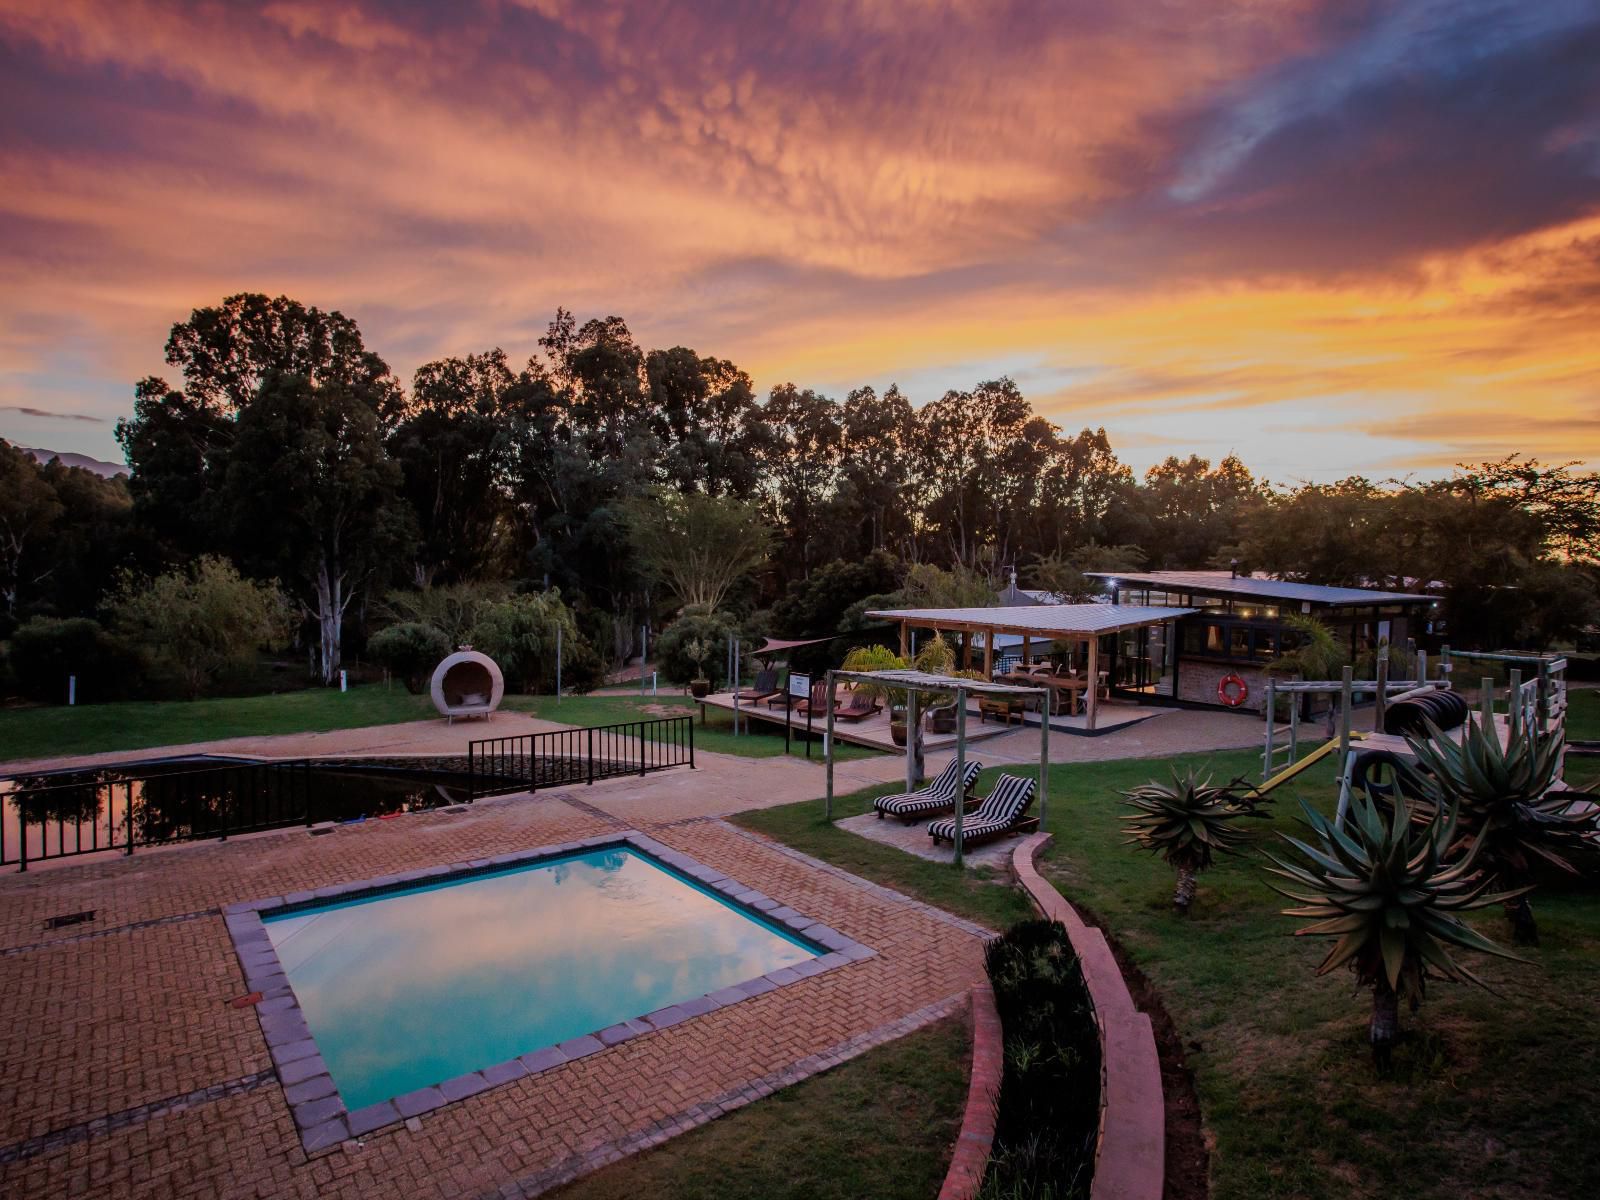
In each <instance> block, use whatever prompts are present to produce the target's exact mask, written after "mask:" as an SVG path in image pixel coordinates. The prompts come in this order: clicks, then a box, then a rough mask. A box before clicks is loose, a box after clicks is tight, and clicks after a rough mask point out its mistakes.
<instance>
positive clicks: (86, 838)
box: [0, 759, 315, 871]
mask: <svg viewBox="0 0 1600 1200" xmlns="http://www.w3.org/2000/svg"><path fill="white" fill-rule="evenodd" d="M312 810H313V805H312V801H311V764H310V763H309V762H307V761H305V760H303V759H301V760H297V761H294V762H283V763H229V764H227V765H224V766H216V767H199V768H183V769H177V770H172V769H168V770H152V771H147V772H144V773H139V772H129V771H127V770H125V769H122V768H118V769H116V770H115V771H105V772H93V771H85V772H77V773H74V775H73V777H71V778H70V779H64V777H63V776H61V775H53V776H52V775H34V776H24V777H20V778H16V779H11V780H7V781H5V782H3V783H0V865H10V864H13V863H15V864H17V866H19V867H20V868H21V869H22V870H24V871H26V870H27V869H28V864H29V863H30V862H37V861H39V860H41V859H47V858H71V857H73V856H75V855H79V854H96V853H103V852H104V851H107V850H120V851H121V852H123V853H124V854H132V853H133V851H134V847H135V846H148V845H156V844H158V843H162V842H181V841H191V840H195V839H198V838H218V839H221V840H224V841H225V840H227V838H228V837H229V835H231V834H239V833H254V832H257V831H258V830H263V829H279V828H282V827H283V826H285V825H298V824H302V823H303V824H306V825H310V824H311V823H312V821H313V819H314V817H315V814H314V812H313V811H312Z"/></svg>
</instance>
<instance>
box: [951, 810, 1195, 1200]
mask: <svg viewBox="0 0 1600 1200" xmlns="http://www.w3.org/2000/svg"><path fill="white" fill-rule="evenodd" d="M1050 839H1051V835H1050V834H1048V833H1036V834H1033V835H1032V836H1031V837H1027V838H1024V839H1023V840H1022V841H1021V842H1020V843H1018V845H1017V847H1016V849H1015V851H1013V853H1012V866H1013V867H1014V868H1015V870H1016V873H1017V879H1018V881H1019V882H1020V883H1021V884H1022V886H1023V888H1024V889H1026V891H1027V893H1028V896H1029V898H1030V899H1031V900H1032V901H1033V903H1034V906H1035V907H1036V908H1038V910H1039V911H1040V913H1042V914H1043V915H1044V916H1045V917H1047V918H1048V919H1050V920H1052V921H1059V922H1061V924H1062V925H1064V926H1066V930H1067V936H1068V938H1069V939H1071V941H1072V948H1073V949H1074V950H1076V951H1077V953H1078V961H1079V963H1080V964H1081V965H1082V968H1083V981H1084V983H1085V985H1086V986H1087V987H1088V989H1089V998H1090V1000H1092V1001H1093V1003H1094V1015H1095V1022H1096V1024H1098V1025H1099V1027H1100V1064H1101V1066H1100V1070H1101V1080H1100V1083H1101V1086H1100V1139H1099V1144H1098V1145H1097V1147H1096V1149H1095V1164H1094V1182H1093V1183H1092V1184H1091V1185H1090V1189H1089V1196H1090V1200H1161V1193H1162V1188H1163V1186H1164V1184H1165V1177H1166V1147H1167V1115H1166V1103H1165V1100H1164V1098H1163V1096H1162V1091H1161V1060H1160V1058H1159V1056H1158V1055H1157V1054H1156V1038H1155V1031H1154V1030H1153V1029H1152V1027H1151V1025H1150V1018H1149V1017H1148V1016H1147V1015H1145V1014H1144V1013H1142V1012H1140V1011H1139V1010H1138V1009H1137V1008H1136V1007H1134V1003H1133V995H1132V993H1130V992H1129V991H1128V984H1127V981H1126V980H1124V979H1123V978H1122V971H1121V969H1120V968H1119V967H1118V966H1117V960H1116V958H1115V957H1114V956H1113V955H1112V953H1111V947H1110V945H1109V944H1108V943H1107V942H1106V938H1105V934H1103V933H1101V932H1100V931H1099V930H1098V929H1093V928H1091V927H1090V926H1088V925H1086V924H1084V922H1083V919H1082V918H1081V917H1079V916H1078V914H1077V912H1076V911H1075V910H1074V909H1073V907H1072V905H1070V904H1068V903H1067V902H1066V900H1065V899H1063V898H1062V895H1061V893H1060V892H1058V891H1056V889H1055V888H1053V887H1051V886H1050V884H1049V883H1047V882H1046V881H1045V879H1044V877H1043V876H1041V875H1040V874H1039V871H1038V868H1037V867H1036V866H1035V865H1034V859H1035V858H1036V857H1037V856H1038V854H1039V853H1040V851H1042V850H1043V849H1044V848H1045V847H1046V846H1048V845H1049V844H1050ZM969 1103H970V1102H969ZM991 1136H992V1123H991ZM947 1186H948V1181H947Z"/></svg>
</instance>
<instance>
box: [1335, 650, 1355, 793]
mask: <svg viewBox="0 0 1600 1200" xmlns="http://www.w3.org/2000/svg"><path fill="white" fill-rule="evenodd" d="M1354 678H1355V668H1354V667H1351V666H1349V665H1348V664H1347V665H1346V666H1345V668H1344V670H1343V673H1342V677H1341V679H1340V681H1339V766H1338V774H1337V775H1336V776H1335V778H1339V779H1342V778H1343V777H1344V769H1345V759H1347V758H1348V757H1349V756H1350V693H1351V691H1352V690H1353V689H1352V687H1351V683H1352V681H1353V680H1354Z"/></svg>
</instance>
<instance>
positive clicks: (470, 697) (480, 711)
mask: <svg viewBox="0 0 1600 1200" xmlns="http://www.w3.org/2000/svg"><path fill="white" fill-rule="evenodd" d="M428 690H429V692H430V693H432V695H433V706H434V707H435V708H437V709H438V710H439V713H440V715H441V716H444V717H448V718H449V719H450V721H451V722H452V723H453V722H454V721H455V719H456V718H457V717H483V718H485V719H487V718H488V717H489V715H490V714H491V713H493V712H494V710H495V709H497V708H499V707H500V700H501V698H502V697H503V696H504V695H505V694H506V681H505V679H504V677H502V676H501V674H500V668H499V667H498V666H497V665H496V664H495V661H494V659H492V658H490V657H489V656H488V655H487V654H479V653H478V652H477V651H476V650H471V649H467V648H462V649H460V650H457V651H456V652H455V653H454V654H451V655H449V656H448V657H446V658H445V659H444V661H442V662H441V663H440V664H439V665H438V666H437V667H435V668H434V669H433V680H432V682H431V683H430V684H429V685H428Z"/></svg>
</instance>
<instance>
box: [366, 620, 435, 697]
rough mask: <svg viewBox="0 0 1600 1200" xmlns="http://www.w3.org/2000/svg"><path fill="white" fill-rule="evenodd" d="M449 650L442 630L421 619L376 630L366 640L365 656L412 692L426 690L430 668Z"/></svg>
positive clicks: (431, 672) (431, 671) (431, 670)
mask: <svg viewBox="0 0 1600 1200" xmlns="http://www.w3.org/2000/svg"><path fill="white" fill-rule="evenodd" d="M449 653H450V639H449V638H447V637H446V636H445V635H444V633H443V631H442V630H440V629H438V628H437V627H435V626H433V625H428V624H425V623H423V622H421V621H402V622H401V623H400V624H398V625H391V626H389V627H388V628H387V629H380V630H379V631H378V632H377V633H375V634H373V635H372V637H371V639H370V640H368V642H367V655H368V657H370V658H371V659H372V661H373V662H375V663H377V664H378V665H379V666H381V667H383V668H384V669H386V670H387V671H389V672H390V673H391V674H392V675H394V676H395V678H397V679H399V680H401V681H402V682H403V683H404V684H405V685H406V691H408V692H411V693H412V694H413V695H415V694H417V693H419V692H423V691H426V690H427V687H428V679H429V677H430V676H431V675H432V674H433V669H434V668H435V667H436V666H438V665H439V662H440V660H442V659H443V658H444V657H445V655H447V654H449Z"/></svg>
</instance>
